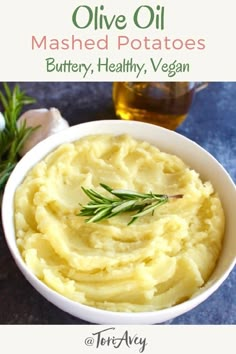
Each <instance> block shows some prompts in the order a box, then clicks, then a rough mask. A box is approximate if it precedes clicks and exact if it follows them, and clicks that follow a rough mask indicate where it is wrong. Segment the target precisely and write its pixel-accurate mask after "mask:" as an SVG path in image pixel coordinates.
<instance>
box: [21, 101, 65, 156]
mask: <svg viewBox="0 0 236 354" xmlns="http://www.w3.org/2000/svg"><path fill="white" fill-rule="evenodd" d="M23 121H25V122H26V126H28V127H37V126H39V128H38V129H37V130H36V131H34V132H33V133H32V134H30V136H29V138H28V139H27V140H26V141H25V143H24V145H23V148H22V149H21V151H20V155H21V156H23V155H25V154H26V153H27V152H28V151H29V150H30V149H32V147H33V146H35V145H36V144H37V143H39V142H40V141H42V140H43V139H45V138H47V137H48V136H50V135H52V134H55V133H57V132H59V131H61V130H64V129H66V128H68V127H69V124H68V122H67V121H66V120H65V119H64V118H63V117H62V116H61V113H60V111H59V110H58V109H56V108H50V109H49V110H48V109H46V108H40V109H31V110H29V111H26V112H25V113H23V114H22V115H21V117H20V118H19V119H18V124H21V123H22V122H23Z"/></svg>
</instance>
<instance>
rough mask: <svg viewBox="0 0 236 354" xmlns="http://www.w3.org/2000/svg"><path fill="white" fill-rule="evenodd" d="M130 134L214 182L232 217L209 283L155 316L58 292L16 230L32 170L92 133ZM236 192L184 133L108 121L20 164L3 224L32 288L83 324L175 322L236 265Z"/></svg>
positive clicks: (37, 150) (52, 140)
mask: <svg viewBox="0 0 236 354" xmlns="http://www.w3.org/2000/svg"><path fill="white" fill-rule="evenodd" d="M106 133H108V134H114V135H119V134H123V133H127V134H130V135H131V136H133V137H134V138H136V139H142V140H146V141H148V142H149V143H151V144H153V145H156V146H157V147H158V148H160V149H161V150H162V151H165V152H168V153H172V154H176V155H177V156H179V157H180V158H182V159H183V160H184V161H185V162H186V163H187V164H188V165H190V166H191V167H192V168H194V169H195V170H196V171H198V172H199V173H200V175H201V177H202V178H203V179H204V180H210V181H211V182H212V184H213V186H214V187H215V189H216V190H217V192H218V193H219V196H220V199H221V201H222V204H223V208H224V211H225V215H226V230H225V236H224V243H223V249H222V252H221V255H220V259H219V261H218V263H217V267H216V269H215V271H214V273H213V274H212V276H211V278H210V279H209V281H208V282H207V283H206V285H205V286H204V287H202V289H201V290H200V291H199V292H198V293H197V295H195V296H194V297H192V298H191V299H190V300H187V301H185V302H183V303H181V304H179V305H176V306H173V307H171V308H168V309H163V310H159V311H154V312H140V313H122V312H111V311H105V310H100V309H96V308H93V307H89V306H86V305H82V304H80V303H77V302H74V301H72V300H69V299H67V298H65V297H64V296H62V295H60V294H58V293H56V292H55V291H53V290H52V289H50V288H49V287H47V286H46V285H45V284H44V283H43V282H41V281H40V280H39V279H37V278H36V276H35V275H34V274H33V273H32V272H31V271H30V269H29V268H28V267H27V266H26V264H25V263H24V261H23V260H22V257H21V255H20V252H19V250H18V248H17V245H16V238H15V230H14V221H13V219H14V206H13V200H14V194H15V190H16V188H17V187H18V185H19V184H20V183H21V182H22V180H23V178H24V176H25V175H26V174H27V172H28V171H29V170H30V169H31V168H32V167H33V166H34V165H35V164H36V163H37V162H39V161H40V160H41V159H43V158H44V157H45V156H46V155H47V154H48V153H49V152H51V151H52V150H53V149H55V148H56V147H57V146H59V145H61V144H63V143H66V142H70V141H75V140H78V139H80V138H81V137H83V136H86V135H91V134H106ZM235 210H236V189H235V185H234V183H233V181H232V180H231V178H230V177H229V175H228V174H227V172H226V171H225V170H224V168H223V167H222V166H221V165H220V164H219V163H218V162H217V161H216V159H215V158H214V157H213V156H211V155H210V154H209V153H208V152H207V151H205V150H204V149H203V148H201V147H200V146H199V145H197V144H196V143H194V142H193V141H191V140H189V139H187V138H185V137H183V136H182V135H180V134H178V133H176V132H173V131H170V130H167V129H164V128H160V127H158V126H154V125H151V124H146V123H141V122H133V121H121V120H110V121H109V120H105V121H95V122H89V123H83V124H79V125H77V126H74V127H71V128H69V129H67V130H65V131H63V132H61V133H58V134H56V135H54V136H51V137H49V138H48V139H46V140H44V141H43V142H41V143H39V144H38V145H37V146H35V147H34V148H33V149H32V150H31V151H30V152H29V153H28V154H26V155H25V156H24V157H23V158H22V159H21V161H20V162H19V163H18V164H17V166H16V168H15V169H14V171H13V172H12V174H11V176H10V178H9V180H8V183H7V185H6V188H5V192H4V196H3V201H2V222H3V228H4V232H5V237H6V241H7V244H8V247H9V249H10V251H11V253H12V256H13V258H14V260H15V262H16V264H17V266H18V267H19V269H20V270H21V272H22V273H23V274H24V276H25V277H26V279H27V280H28V281H29V282H30V283H31V284H32V286H33V287H34V288H35V289H36V290H37V291H38V292H39V293H40V294H42V295H43V296H44V297H45V298H46V299H47V300H48V301H50V302H52V303H53V304H54V305H56V306H57V307H59V308H60V309H62V310H64V311H65V312H68V313H70V314H71V315H74V316H76V317H79V318H81V319H83V320H86V321H89V322H93V323H99V324H154V323H161V322H164V321H167V320H170V319H173V318H175V317H177V316H179V315H181V314H183V313H185V312H187V311H189V310H191V309H193V308H194V307H196V306H197V305H198V304H200V303H201V302H203V301H204V300H206V299H207V298H208V297H209V296H210V295H211V294H212V293H213V292H214V291H216V290H217V288H218V287H219V286H220V285H221V284H222V282H223V281H224V280H225V279H226V277H227V276H228V274H229V273H230V271H231V270H232V269H233V267H234V265H235V261H236V238H235V230H236V218H235Z"/></svg>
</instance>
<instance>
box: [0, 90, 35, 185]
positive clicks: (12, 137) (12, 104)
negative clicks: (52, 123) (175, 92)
mask: <svg viewBox="0 0 236 354" xmlns="http://www.w3.org/2000/svg"><path fill="white" fill-rule="evenodd" d="M34 102H35V100H34V99H33V98H32V97H29V96H27V95H26V94H25V92H24V91H22V90H21V89H20V87H19V85H15V87H14V88H13V89H12V90H11V89H10V87H9V86H8V84H7V83H3V90H2V91H0V103H1V105H2V108H3V110H4V111H3V112H2V113H3V117H4V120H5V127H4V129H3V130H2V131H0V192H1V191H2V190H3V188H4V186H5V184H6V182H7V179H8V177H9V176H10V173H11V171H12V170H13V168H14V167H15V165H16V163H17V161H18V160H19V158H20V157H19V151H20V149H21V148H22V146H23V144H24V142H25V140H26V139H27V138H28V137H29V135H30V134H31V133H32V132H33V131H35V130H36V129H38V127H36V128H29V127H26V124H25V123H22V124H20V125H19V124H17V120H18V118H19V117H20V114H21V112H22V109H23V107H24V106H25V105H27V104H31V103H34Z"/></svg>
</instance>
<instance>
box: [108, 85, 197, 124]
mask: <svg viewBox="0 0 236 354" xmlns="http://www.w3.org/2000/svg"><path fill="white" fill-rule="evenodd" d="M194 91H195V84H194V83H193V82H114V83H113V101H114V106H115V111H116V115H117V116H118V117H120V118H121V119H125V120H136V121H142V122H147V123H152V124H156V125H160V126H162V127H165V128H168V129H172V130H174V129H176V128H177V127H178V126H179V125H180V124H181V123H182V122H183V121H184V120H185V118H186V117H187V114H188V111H189V109H190V106H191V103H192V100H193V95H194Z"/></svg>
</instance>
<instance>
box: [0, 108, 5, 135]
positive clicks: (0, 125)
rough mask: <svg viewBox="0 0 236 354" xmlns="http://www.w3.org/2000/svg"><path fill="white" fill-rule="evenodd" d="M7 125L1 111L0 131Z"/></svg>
mask: <svg viewBox="0 0 236 354" xmlns="http://www.w3.org/2000/svg"><path fill="white" fill-rule="evenodd" d="M5 125H6V122H5V118H4V116H3V114H2V113H1V112H0V132H1V131H2V130H4V128H5Z"/></svg>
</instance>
